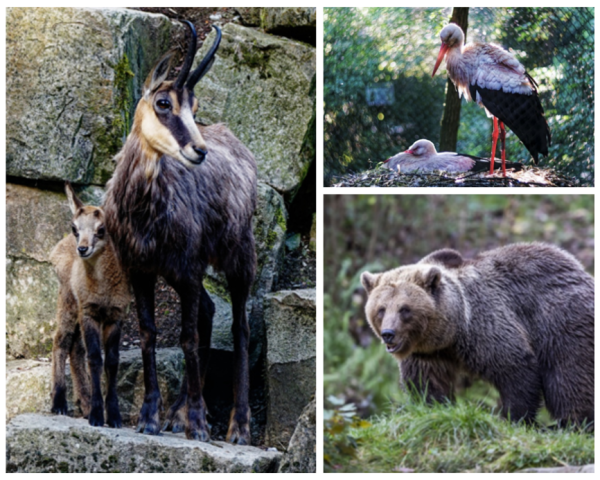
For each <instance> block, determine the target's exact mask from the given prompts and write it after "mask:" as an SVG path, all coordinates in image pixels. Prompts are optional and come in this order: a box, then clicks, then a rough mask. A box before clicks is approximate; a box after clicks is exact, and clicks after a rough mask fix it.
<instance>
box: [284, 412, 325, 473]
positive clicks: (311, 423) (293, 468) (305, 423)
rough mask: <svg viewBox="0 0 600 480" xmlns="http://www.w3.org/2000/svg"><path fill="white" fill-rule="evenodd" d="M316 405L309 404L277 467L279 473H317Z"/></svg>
mask: <svg viewBox="0 0 600 480" xmlns="http://www.w3.org/2000/svg"><path fill="white" fill-rule="evenodd" d="M316 417H317V405H316V402H315V400H313V401H312V402H310V403H309V404H308V405H307V406H306V407H305V408H304V410H303V411H302V415H300V418H299V419H298V423H297V425H296V428H295V430H294V434H293V435H292V439H291V440H290V444H289V445H288V448H287V451H286V452H285V453H284V455H283V458H282V459H281V464H280V465H279V472H280V473H315V472H316V471H317V418H316Z"/></svg>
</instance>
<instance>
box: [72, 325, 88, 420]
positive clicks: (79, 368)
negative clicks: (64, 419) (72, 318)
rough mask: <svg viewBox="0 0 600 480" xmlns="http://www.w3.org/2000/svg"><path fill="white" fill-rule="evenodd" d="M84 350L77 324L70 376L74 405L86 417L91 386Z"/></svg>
mask: <svg viewBox="0 0 600 480" xmlns="http://www.w3.org/2000/svg"><path fill="white" fill-rule="evenodd" d="M85 357H86V352H85V345H84V344H83V338H82V336H81V328H80V327H79V324H77V326H76V329H75V337H74V340H73V345H72V346H71V352H70V353H69V360H70V363H71V378H72V379H73V390H75V397H76V398H77V400H76V401H75V405H76V406H78V407H79V409H80V410H81V413H82V414H83V416H84V417H85V418H88V416H89V414H90V409H91V408H92V407H91V404H90V402H91V397H92V393H91V390H92V387H91V385H90V375H89V373H88V369H87V365H86V359H85Z"/></svg>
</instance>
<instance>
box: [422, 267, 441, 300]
mask: <svg viewBox="0 0 600 480" xmlns="http://www.w3.org/2000/svg"><path fill="white" fill-rule="evenodd" d="M441 280H442V271H441V270H440V269H439V268H437V267H432V268H431V269H430V270H429V272H427V275H426V276H425V290H427V291H429V292H430V293H432V294H433V293H435V291H436V290H437V288H438V287H439V285H440V282H441Z"/></svg>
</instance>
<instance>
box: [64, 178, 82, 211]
mask: <svg viewBox="0 0 600 480" xmlns="http://www.w3.org/2000/svg"><path fill="white" fill-rule="evenodd" d="M65 193H66V194H67V199H68V200H69V208H70V209H71V213H73V215H75V213H77V211H78V210H79V209H80V208H81V207H83V202H82V201H81V200H79V198H77V195H75V190H73V187H72V186H71V183H70V182H65Z"/></svg>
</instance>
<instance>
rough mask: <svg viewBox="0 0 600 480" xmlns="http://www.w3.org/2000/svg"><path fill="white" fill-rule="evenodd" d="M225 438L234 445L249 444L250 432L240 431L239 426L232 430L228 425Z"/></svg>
mask: <svg viewBox="0 0 600 480" xmlns="http://www.w3.org/2000/svg"><path fill="white" fill-rule="evenodd" d="M226 440H227V442H229V443H233V444H234V445H250V432H248V431H245V432H243V433H242V432H241V431H240V429H239V428H238V429H235V430H233V431H232V429H231V427H229V431H228V432H227V439H226Z"/></svg>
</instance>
